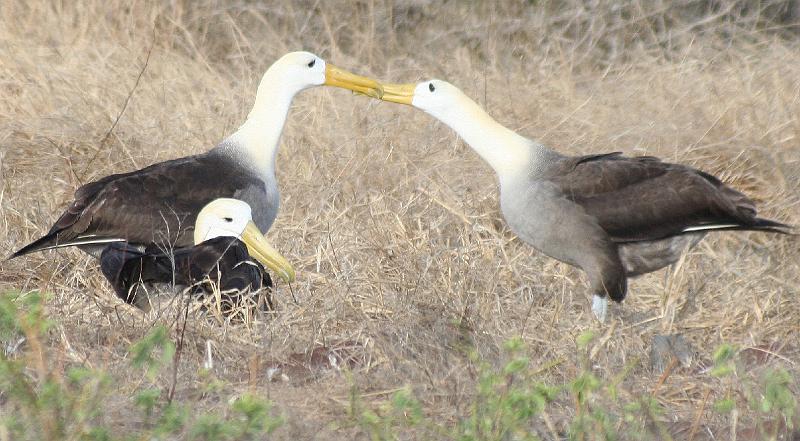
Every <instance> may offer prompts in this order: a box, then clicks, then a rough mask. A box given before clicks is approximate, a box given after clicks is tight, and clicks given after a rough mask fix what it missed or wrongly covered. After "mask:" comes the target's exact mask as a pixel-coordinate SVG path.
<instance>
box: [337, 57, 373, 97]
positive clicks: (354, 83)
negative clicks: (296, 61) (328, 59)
mask: <svg viewBox="0 0 800 441" xmlns="http://www.w3.org/2000/svg"><path fill="white" fill-rule="evenodd" d="M324 84H325V85H326V86H334V87H341V88H343V89H348V90H352V91H353V92H356V93H361V94H364V95H367V96H371V97H373V98H380V97H381V95H383V88H382V86H381V84H380V83H378V82H377V81H375V80H373V79H372V78H367V77H362V76H361V75H356V74H354V73H350V72H348V71H346V70H343V69H339V68H338V67H336V66H333V65H331V64H326V65H325V83H324Z"/></svg>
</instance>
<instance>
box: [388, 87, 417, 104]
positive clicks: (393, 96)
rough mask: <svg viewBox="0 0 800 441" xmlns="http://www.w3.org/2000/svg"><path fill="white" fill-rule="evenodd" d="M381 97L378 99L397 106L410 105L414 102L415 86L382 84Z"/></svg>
mask: <svg viewBox="0 0 800 441" xmlns="http://www.w3.org/2000/svg"><path fill="white" fill-rule="evenodd" d="M382 86H383V96H381V97H380V99H382V100H384V101H391V102H393V103H398V104H408V105H411V101H413V100H414V89H416V88H417V85H416V84H383V85H382Z"/></svg>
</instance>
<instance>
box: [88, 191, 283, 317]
mask: <svg viewBox="0 0 800 441" xmlns="http://www.w3.org/2000/svg"><path fill="white" fill-rule="evenodd" d="M194 243H195V245H194V246H191V247H187V248H178V249H175V250H164V249H159V248H158V247H156V246H151V247H148V248H149V249H147V250H145V251H140V250H139V249H138V247H134V246H131V245H129V244H128V243H127V242H114V243H111V244H110V245H109V246H107V247H106V248H105V249H104V250H103V253H102V254H101V256H100V268H101V269H102V272H103V275H104V276H106V279H108V281H109V282H110V283H111V285H112V286H113V287H114V292H116V294H117V296H118V297H120V298H121V299H122V300H124V301H125V302H127V303H130V304H133V305H136V306H138V307H139V308H140V309H143V310H149V309H150V305H149V302H148V299H147V298H146V297H145V296H143V295H141V294H140V292H139V290H138V288H139V286H140V285H141V284H143V283H144V284H151V283H169V284H174V285H186V286H191V285H195V284H198V285H199V287H200V288H203V289H206V290H207V289H208V288H209V286H208V285H209V284H212V285H216V287H217V288H218V289H219V291H221V292H223V293H224V294H223V301H224V302H225V303H228V304H230V305H228V306H231V305H234V304H236V303H238V302H237V297H238V296H240V295H241V292H245V291H257V290H259V289H261V288H270V287H272V279H271V278H270V276H269V273H267V271H266V270H265V269H264V266H266V267H268V268H270V269H272V270H274V271H278V272H279V274H280V275H281V277H282V278H284V279H289V280H291V279H294V269H293V268H292V266H291V265H290V264H289V262H287V261H286V260H283V259H282V258H281V257H280V255H279V254H278V253H277V252H276V251H275V250H274V249H273V248H272V246H271V245H270V244H269V242H267V240H266V239H265V238H264V235H263V234H262V233H261V231H260V230H259V229H258V227H256V226H255V224H254V223H253V220H252V211H251V210H250V206H249V205H247V203H246V202H242V201H240V200H237V199H227V198H220V199H215V200H214V201H212V202H210V203H209V204H208V205H206V206H205V207H204V208H203V209H202V210H201V211H200V214H198V215H197V222H196V223H195V228H194ZM262 265H264V266H262ZM205 282H208V283H205ZM231 290H235V291H236V293H230V291H231ZM265 306H269V307H271V306H272V302H271V298H270V295H269V294H267V297H266V305H265Z"/></svg>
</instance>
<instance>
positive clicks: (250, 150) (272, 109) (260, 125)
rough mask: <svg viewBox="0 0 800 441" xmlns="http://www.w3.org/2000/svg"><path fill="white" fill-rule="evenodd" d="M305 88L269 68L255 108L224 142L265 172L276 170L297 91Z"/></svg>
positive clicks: (238, 154) (260, 86) (227, 146)
mask: <svg viewBox="0 0 800 441" xmlns="http://www.w3.org/2000/svg"><path fill="white" fill-rule="evenodd" d="M300 90H302V89H299V90H298V89H293V88H291V87H287V84H286V83H285V82H283V81H281V79H280V78H279V73H278V72H275V71H273V69H270V70H267V72H266V73H265V74H264V77H263V78H262V79H261V83H260V84H259V85H258V92H257V93H256V100H255V103H254V104H253V109H252V110H251V111H250V114H249V115H247V120H246V121H245V122H244V124H242V126H241V127H239V130H237V131H236V132H235V133H233V134H232V135H230V136H229V137H228V138H227V139H226V140H225V141H226V142H225V143H224V145H225V148H227V149H233V150H235V152H231V153H232V154H234V155H235V156H237V157H238V159H239V160H241V161H243V162H245V163H246V165H247V166H249V167H251V168H253V169H255V170H256V171H258V172H259V173H261V174H265V175H266V174H270V173H272V174H274V173H275V157H276V155H277V153H278V142H279V141H280V138H281V132H283V126H284V124H285V123H286V116H287V115H288V113H289V107H290V106H291V104H292V99H293V98H294V96H295V94H297V92H299V91H300Z"/></svg>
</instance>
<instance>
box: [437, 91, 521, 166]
mask: <svg viewBox="0 0 800 441" xmlns="http://www.w3.org/2000/svg"><path fill="white" fill-rule="evenodd" d="M429 113H431V115H433V116H434V117H436V118H438V119H439V120H440V121H442V122H443V123H445V124H447V125H448V126H450V128H452V129H453V130H455V131H456V133H458V135H459V136H461V137H462V138H463V139H464V141H465V142H466V143H467V144H469V146H470V147H472V149H473V150H475V152H476V153H478V155H480V156H481V157H482V158H483V159H484V160H485V161H486V162H488V163H489V165H490V166H491V167H492V168H493V169H494V171H495V173H497V175H498V177H499V178H500V181H503V180H505V179H506V178H510V177H514V176H517V175H518V174H519V173H524V172H525V171H526V170H528V169H529V168H530V166H531V161H532V160H533V159H534V158H533V154H534V146H536V144H535V143H534V142H532V141H531V140H529V139H528V138H525V137H523V136H520V135H518V134H517V133H516V132H514V131H513V130H510V129H508V128H506V127H504V126H503V125H501V124H500V123H498V122H497V121H495V120H494V119H493V118H492V117H491V116H489V114H487V113H486V112H485V111H484V110H483V109H481V108H480V106H478V105H477V104H476V103H475V102H474V101H472V100H471V99H469V98H468V97H467V96H466V95H461V96H458V99H457V102H456V103H453V104H452V105H449V106H448V107H447V108H446V109H445V110H438V109H437V110H434V111H430V112H429Z"/></svg>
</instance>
